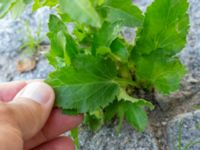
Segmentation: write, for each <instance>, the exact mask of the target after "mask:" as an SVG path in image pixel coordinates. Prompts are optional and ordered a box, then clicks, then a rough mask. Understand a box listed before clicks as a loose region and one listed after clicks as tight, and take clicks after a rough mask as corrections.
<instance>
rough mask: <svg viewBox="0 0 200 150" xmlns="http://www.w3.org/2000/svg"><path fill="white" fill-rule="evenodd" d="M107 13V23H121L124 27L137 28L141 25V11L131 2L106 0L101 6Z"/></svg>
mask: <svg viewBox="0 0 200 150" xmlns="http://www.w3.org/2000/svg"><path fill="white" fill-rule="evenodd" d="M102 7H103V9H105V10H106V12H107V17H106V19H107V21H109V22H111V23H115V22H121V23H122V24H123V25H124V26H129V27H138V26H141V25H142V23H143V15H142V11H141V10H140V9H139V8H138V7H136V6H135V5H134V4H133V3H132V2H131V0H106V1H105V4H104V5H103V6H102Z"/></svg>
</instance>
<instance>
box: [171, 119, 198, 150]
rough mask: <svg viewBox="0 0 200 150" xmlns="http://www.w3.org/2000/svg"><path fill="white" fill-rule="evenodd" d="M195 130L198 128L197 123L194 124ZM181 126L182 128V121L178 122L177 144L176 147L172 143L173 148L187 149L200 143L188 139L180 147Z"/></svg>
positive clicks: (177, 149) (175, 149)
mask: <svg viewBox="0 0 200 150" xmlns="http://www.w3.org/2000/svg"><path fill="white" fill-rule="evenodd" d="M195 126H196V130H199V124H196V125H195ZM182 128H183V121H181V122H180V123H179V128H178V146H177V148H176V145H175V144H174V150H189V148H190V147H192V146H195V145H200V141H194V140H190V141H189V142H188V143H186V144H185V145H184V146H183V149H182Z"/></svg>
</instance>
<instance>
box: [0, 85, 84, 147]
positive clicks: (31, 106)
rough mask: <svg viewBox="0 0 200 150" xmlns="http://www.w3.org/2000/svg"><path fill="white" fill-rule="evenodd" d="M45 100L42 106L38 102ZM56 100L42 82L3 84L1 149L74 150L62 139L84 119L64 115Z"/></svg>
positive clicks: (0, 111)
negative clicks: (55, 105)
mask: <svg viewBox="0 0 200 150" xmlns="http://www.w3.org/2000/svg"><path fill="white" fill-rule="evenodd" d="M33 87H34V88H33ZM28 88H29V90H27V89H28ZM30 88H32V90H30ZM24 91H25V92H24ZM27 92H30V94H29V93H27ZM24 93H26V94H24ZM37 93H38V94H37ZM38 95H39V96H40V97H38ZM32 97H33V98H32ZM41 97H43V99H45V101H43V102H42V103H41V102H40V101H39V102H38V100H36V99H38V98H41ZM54 99H55V95H54V92H53V89H52V88H51V87H50V86H48V85H47V84H45V83H43V82H41V81H29V82H27V81H18V82H10V83H3V84H0V147H1V149H4V150H13V149H15V150H29V149H33V150H49V149H51V150H74V149H75V146H74V144H73V141H72V140H71V139H70V138H69V137H65V136H60V135H61V134H63V133H65V132H66V131H69V130H70V129H72V128H74V127H77V126H78V125H79V124H80V123H81V122H82V120H83V117H82V116H81V115H78V116H68V115H63V114H62V113H61V111H60V110H59V109H58V108H54V107H53V104H54ZM44 102H45V103H44ZM43 103H44V104H43Z"/></svg>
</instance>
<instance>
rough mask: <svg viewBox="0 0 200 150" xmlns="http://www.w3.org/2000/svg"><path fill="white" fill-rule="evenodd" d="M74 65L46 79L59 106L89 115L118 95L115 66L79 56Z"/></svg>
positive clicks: (102, 60) (110, 62) (108, 61)
mask: <svg viewBox="0 0 200 150" xmlns="http://www.w3.org/2000/svg"><path fill="white" fill-rule="evenodd" d="M73 66H74V67H73V68H72V67H68V68H61V69H58V70H56V71H54V72H52V73H51V74H49V77H48V79H47V83H49V84H50V85H51V86H52V87H53V88H54V90H55V92H56V105H57V106H58V107H61V108H63V109H75V110H77V112H79V113H84V112H89V111H90V112H91V111H95V110H96V109H97V108H100V107H102V108H103V107H105V106H107V105H108V104H109V103H111V102H112V101H113V100H114V99H115V97H116V96H117V95H118V94H119V85H118V83H117V82H115V81H114V78H115V77H116V75H117V72H116V66H115V64H114V63H113V62H112V61H111V60H104V59H102V58H97V57H92V56H81V57H78V58H76V59H75V60H74V61H73Z"/></svg>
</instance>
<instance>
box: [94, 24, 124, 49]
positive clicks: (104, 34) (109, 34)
mask: <svg viewBox="0 0 200 150" xmlns="http://www.w3.org/2000/svg"><path fill="white" fill-rule="evenodd" d="M121 27H122V26H121V25H120V24H119V23H114V24H111V23H109V22H104V23H103V25H102V27H101V28H100V29H99V30H98V32H97V33H95V35H94V40H93V49H94V51H96V49H98V48H99V47H109V46H110V45H111V43H112V42H113V40H115V39H116V38H117V36H118V34H119V32H120V31H121Z"/></svg>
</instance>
